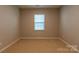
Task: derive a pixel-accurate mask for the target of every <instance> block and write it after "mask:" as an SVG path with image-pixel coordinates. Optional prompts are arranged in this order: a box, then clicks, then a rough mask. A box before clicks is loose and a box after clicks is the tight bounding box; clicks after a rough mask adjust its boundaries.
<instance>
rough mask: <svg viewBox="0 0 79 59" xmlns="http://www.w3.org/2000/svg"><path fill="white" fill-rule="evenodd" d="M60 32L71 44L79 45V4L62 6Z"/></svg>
mask: <svg viewBox="0 0 79 59" xmlns="http://www.w3.org/2000/svg"><path fill="white" fill-rule="evenodd" d="M60 34H61V37H63V38H64V40H66V41H68V42H69V43H70V44H72V45H78V46H79V6H63V7H62V8H61V20H60ZM78 48H79V47H78Z"/></svg>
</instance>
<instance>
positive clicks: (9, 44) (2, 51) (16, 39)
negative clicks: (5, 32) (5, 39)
mask: <svg viewBox="0 0 79 59" xmlns="http://www.w3.org/2000/svg"><path fill="white" fill-rule="evenodd" d="M18 40H20V39H19V38H18V39H16V40H14V41H13V42H11V43H10V44H9V45H7V46H5V47H4V48H2V49H1V50H0V52H3V51H4V50H5V49H7V48H8V47H10V46H11V45H13V44H14V43H15V42H17V41H18Z"/></svg>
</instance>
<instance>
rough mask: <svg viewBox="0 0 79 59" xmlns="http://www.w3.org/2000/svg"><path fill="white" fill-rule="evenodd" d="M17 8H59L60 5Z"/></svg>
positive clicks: (21, 6) (22, 6)
mask: <svg viewBox="0 0 79 59" xmlns="http://www.w3.org/2000/svg"><path fill="white" fill-rule="evenodd" d="M18 7H19V8H60V7H61V6H60V5H19V6H18Z"/></svg>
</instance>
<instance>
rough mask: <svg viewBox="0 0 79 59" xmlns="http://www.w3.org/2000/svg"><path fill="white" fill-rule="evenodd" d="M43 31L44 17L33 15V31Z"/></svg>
mask: <svg viewBox="0 0 79 59" xmlns="http://www.w3.org/2000/svg"><path fill="white" fill-rule="evenodd" d="M44 29H45V15H42V14H35V15H34V30H44Z"/></svg>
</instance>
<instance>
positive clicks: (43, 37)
mask: <svg viewBox="0 0 79 59" xmlns="http://www.w3.org/2000/svg"><path fill="white" fill-rule="evenodd" d="M20 39H59V37H21V38H20Z"/></svg>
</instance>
